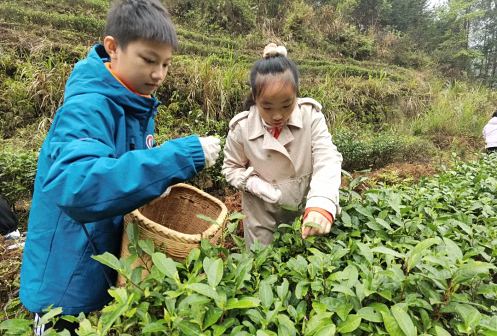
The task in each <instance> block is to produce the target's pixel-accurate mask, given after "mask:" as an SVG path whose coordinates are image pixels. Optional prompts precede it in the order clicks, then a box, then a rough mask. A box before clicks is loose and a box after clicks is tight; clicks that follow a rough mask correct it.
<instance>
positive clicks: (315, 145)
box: [306, 110, 342, 217]
mask: <svg viewBox="0 0 497 336" xmlns="http://www.w3.org/2000/svg"><path fill="white" fill-rule="evenodd" d="M311 132H312V134H311V138H312V140H311V141H312V170H313V173H312V179H311V184H310V190H309V193H308V194H307V203H306V208H311V207H318V208H322V209H325V210H327V211H328V212H330V213H331V214H332V215H333V216H334V217H336V213H337V211H339V203H338V202H339V188H340V183H341V173H342V154H340V152H338V150H337V148H336V146H335V144H333V142H332V140H331V134H330V133H329V131H328V126H327V125H326V120H325V118H324V115H323V113H321V112H319V111H315V110H314V111H313V112H312V130H311Z"/></svg>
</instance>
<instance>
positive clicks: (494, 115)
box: [492, 110, 497, 118]
mask: <svg viewBox="0 0 497 336" xmlns="http://www.w3.org/2000/svg"><path fill="white" fill-rule="evenodd" d="M492 118H497V110H495V112H494V114H492Z"/></svg>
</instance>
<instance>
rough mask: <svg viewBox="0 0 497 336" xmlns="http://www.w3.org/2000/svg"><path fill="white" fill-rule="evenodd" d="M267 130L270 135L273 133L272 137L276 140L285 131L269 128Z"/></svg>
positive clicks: (281, 128)
mask: <svg viewBox="0 0 497 336" xmlns="http://www.w3.org/2000/svg"><path fill="white" fill-rule="evenodd" d="M267 130H268V132H269V133H271V135H272V136H274V138H275V139H278V137H279V136H280V134H281V131H282V130H283V127H268V128H267Z"/></svg>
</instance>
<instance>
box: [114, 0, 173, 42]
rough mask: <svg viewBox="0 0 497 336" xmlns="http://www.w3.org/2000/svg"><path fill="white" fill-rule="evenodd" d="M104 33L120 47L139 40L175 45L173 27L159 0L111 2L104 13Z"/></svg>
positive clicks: (120, 0) (118, 0)
mask: <svg viewBox="0 0 497 336" xmlns="http://www.w3.org/2000/svg"><path fill="white" fill-rule="evenodd" d="M105 35H110V36H112V37H114V38H115V39H116V40H117V42H118V43H119V46H120V47H121V48H122V49H125V48H126V47H127V46H128V44H129V43H130V42H133V41H136V40H140V39H144V40H149V41H155V42H161V43H166V44H168V45H170V46H171V47H172V48H173V49H176V48H177V47H178V38H177V36H176V29H175V28H174V25H173V22H172V21H171V17H170V16H169V12H168V11H167V9H166V7H164V5H163V4H162V3H161V2H160V1H159V0H116V1H114V2H113V4H112V7H111V9H110V10H109V13H108V14H107V22H106V25H105Z"/></svg>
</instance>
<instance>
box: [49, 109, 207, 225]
mask: <svg viewBox="0 0 497 336" xmlns="http://www.w3.org/2000/svg"><path fill="white" fill-rule="evenodd" d="M85 107H86V108H85V109H84V110H83V109H82V108H80V107H79V105H78V104H70V103H69V104H66V105H65V106H64V108H63V110H60V111H58V112H57V113H60V114H61V115H59V116H57V118H56V119H57V120H56V121H55V122H56V124H55V125H54V127H53V128H52V130H51V132H50V133H49V136H48V139H47V141H48V143H46V144H45V145H46V146H48V147H47V148H48V152H49V157H48V160H49V161H50V164H49V169H48V171H47V173H46V176H44V177H43V178H42V191H43V193H45V194H46V196H47V197H51V198H53V199H55V200H57V201H56V204H57V205H58V206H59V207H60V208H61V209H62V210H63V211H64V212H66V213H67V214H68V215H69V216H70V217H72V218H73V219H75V220H76V221H78V222H81V223H86V222H93V221H97V220H100V219H103V218H107V217H111V216H116V215H123V214H125V213H128V212H129V211H132V210H134V209H136V208H137V207H140V206H142V205H143V204H145V203H147V202H148V201H150V200H151V199H153V198H155V197H157V196H159V195H160V194H161V193H162V192H163V191H164V190H165V189H166V188H167V187H168V186H169V185H171V184H174V183H177V182H180V181H184V180H186V179H188V178H190V177H192V176H193V175H194V174H196V173H197V171H198V170H201V169H202V168H203V167H204V160H205V158H204V154H203V150H202V147H201V145H200V141H199V140H198V137H196V136H190V137H185V138H181V139H176V140H172V141H168V142H166V143H164V144H163V145H162V146H160V147H155V148H153V149H146V150H135V151H130V152H126V153H124V154H123V155H121V156H119V157H118V156H117V155H116V143H115V141H116V140H115V139H114V137H115V135H114V134H115V132H114V131H115V128H116V127H117V122H116V121H115V119H114V118H113V117H112V115H111V112H109V109H106V108H105V101H103V102H99V104H95V106H91V107H88V104H85ZM89 111H91V112H89ZM55 122H54V123H55Z"/></svg>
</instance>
